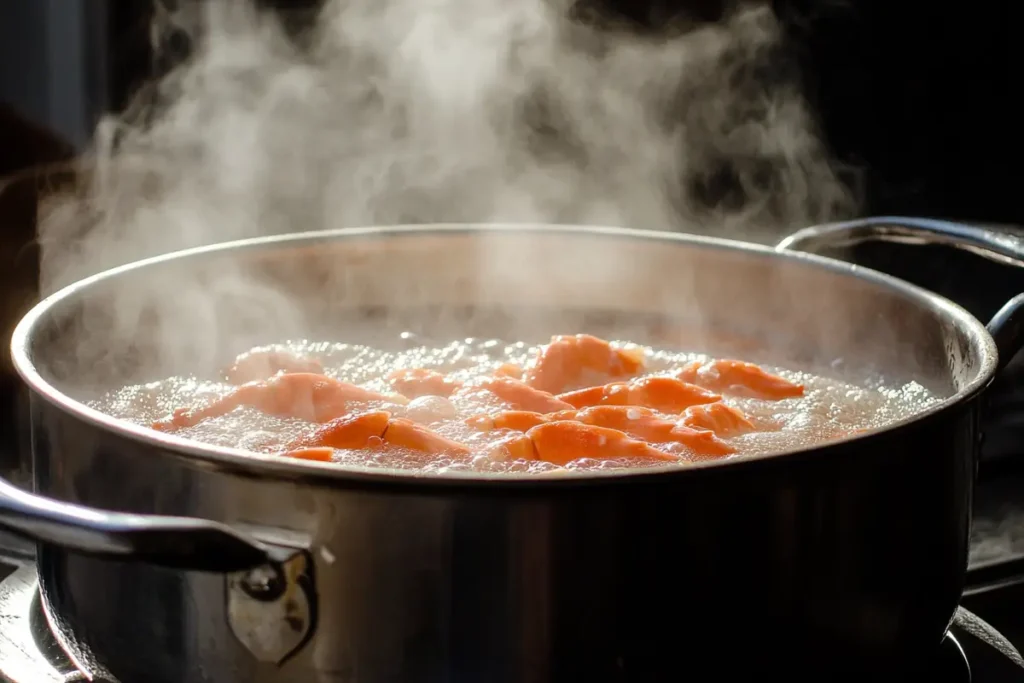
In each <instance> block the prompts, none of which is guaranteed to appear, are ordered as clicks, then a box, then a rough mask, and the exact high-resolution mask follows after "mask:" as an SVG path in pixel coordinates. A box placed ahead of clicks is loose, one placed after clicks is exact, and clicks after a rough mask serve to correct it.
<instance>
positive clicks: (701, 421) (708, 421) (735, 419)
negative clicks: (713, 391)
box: [680, 403, 757, 437]
mask: <svg viewBox="0 0 1024 683" xmlns="http://www.w3.org/2000/svg"><path fill="white" fill-rule="evenodd" d="M680 423H681V424H683V425H685V426H687V427H691V428H693V429H706V430H710V431H712V432H714V433H715V434H717V435H718V436H723V437H727V436H736V435H739V434H744V433H746V432H752V431H754V430H756V429H757V428H756V427H755V426H754V423H753V422H751V421H750V420H748V419H747V417H746V415H744V414H743V413H741V412H740V411H739V410H737V409H736V408H733V407H732V406H728V405H726V404H724V403H712V404H710V405H703V406H690V407H689V408H687V409H686V412H685V414H684V415H683V419H682V420H681V421H680Z"/></svg>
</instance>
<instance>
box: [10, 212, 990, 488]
mask: <svg viewBox="0 0 1024 683" xmlns="http://www.w3.org/2000/svg"><path fill="white" fill-rule="evenodd" d="M482 232H543V233H551V232H558V233H561V234H576V235H594V236H604V237H614V238H622V239H632V240H658V241H663V242H673V243H676V244H684V245H689V246H692V247H696V248H704V249H724V250H730V251H737V252H746V253H750V254H757V255H759V256H761V257H763V258H776V259H786V260H790V261H795V262H800V263H802V264H810V265H811V266H813V267H815V268H820V269H823V270H827V271H831V272H833V273H836V274H838V275H842V276H846V277H854V278H859V279H862V280H868V281H870V282H872V283H875V284H877V285H880V286H883V287H886V288H888V289H890V290H893V291H895V292H897V293H899V294H900V295H902V296H904V297H907V298H909V299H911V300H913V301H914V302H915V303H917V304H919V305H921V306H923V307H926V308H928V309H931V310H932V311H934V312H936V313H938V314H939V315H942V316H944V317H946V318H948V319H950V320H952V321H953V322H954V323H955V324H956V326H957V327H958V328H960V329H962V330H964V331H966V332H967V334H968V337H969V338H970V340H971V344H972V346H974V347H975V348H976V349H977V351H978V353H979V356H980V361H981V362H980V364H979V369H978V372H977V374H976V376H975V377H974V378H973V379H972V380H971V381H970V382H969V383H968V384H967V385H966V386H964V387H963V388H961V389H960V390H959V391H957V392H956V393H954V394H952V395H951V396H949V397H946V398H944V399H942V400H941V401H939V402H938V403H936V404H935V405H933V406H931V407H929V408H927V409H925V410H922V411H920V412H917V413H914V414H913V415H911V416H909V417H906V418H904V419H902V420H898V421H895V422H892V423H889V424H886V425H885V426H882V427H877V428H874V429H871V430H868V431H866V432H862V433H859V434H856V435H853V436H849V437H846V438H843V439H839V440H836V441H831V442H829V443H828V444H827V445H810V446H806V447H803V448H799V449H794V450H789V451H780V452H777V453H767V454H757V455H750V456H736V457H732V458H727V459H718V460H708V461H701V462H695V463H692V464H689V465H687V466H685V467H680V466H678V465H674V464H669V465H664V466H657V467H646V468H642V469H636V470H604V471H596V472H587V473H584V474H572V475H569V476H550V477H549V476H543V475H537V474H526V473H515V474H507V473H485V472H463V471H455V472H447V473H444V474H436V473H419V472H415V471H408V470H395V469H383V468H369V467H366V468H361V467H356V466H351V465H345V466H341V465H337V464H334V463H320V462H309V461H301V460H297V459H290V458H282V457H280V456H275V455H270V454H261V453H252V452H249V451H245V450H242V449H234V448H231V449H229V448H222V447H217V446H212V445H208V444H204V443H200V442H196V441H191V440H188V439H185V438H182V437H178V436H175V435H174V434H168V433H163V432H158V431H155V430H152V429H148V428H146V427H143V426H141V425H136V424H133V423H130V422H127V421H123V420H120V419H117V418H114V417H112V416H110V415H107V414H104V413H101V412H100V411H98V410H95V409H93V408H90V407H89V406H87V405H85V404H84V403H82V402H79V401H77V400H75V399H73V398H71V397H70V396H68V395H67V394H65V393H63V392H62V391H60V390H59V389H58V388H57V387H56V386H54V385H53V384H51V383H50V382H48V381H46V380H45V379H44V378H43V377H42V375H41V374H40V373H39V372H38V370H37V369H36V366H35V363H34V362H33V360H32V357H31V351H30V349H31V341H32V338H33V335H34V333H35V331H36V329H37V328H38V326H39V325H40V324H41V322H42V321H44V320H45V319H46V318H47V316H48V315H49V313H50V311H51V309H53V308H55V307H56V306H57V305H59V304H60V303H61V302H63V301H64V300H66V299H70V298H72V297H74V296H76V295H78V294H79V292H82V291H83V290H87V289H88V288H90V287H91V286H93V285H95V284H97V283H99V282H102V281H105V280H109V279H113V278H117V277H121V276H123V275H124V274H126V273H130V272H133V271H136V270H142V269H145V268H148V267H153V266H157V265H159V264H163V263H166V262H170V261H178V260H185V259H190V258H197V257H199V256H204V255H209V254H215V253H221V252H230V251H237V250H244V249H258V248H265V247H267V246H270V245H283V246H284V245H287V246H292V245H302V244H309V243H317V242H325V241H329V242H336V241H340V240H347V239H360V238H363V239H366V238H375V239H387V238H389V237H394V236H400V235H409V234H415V235H426V234H430V233H435V234H458V233H464V234H473V233H482ZM11 357H12V360H13V362H14V367H15V369H16V370H17V372H18V374H19V375H20V377H21V378H22V380H23V381H24V382H25V383H26V384H27V385H28V387H29V388H30V389H31V390H32V391H33V392H35V393H36V394H37V395H38V396H39V397H41V398H42V399H43V400H45V401H46V402H48V403H50V404H51V405H53V406H54V407H56V408H58V409H60V410H63V411H64V412H66V413H70V414H71V415H73V416H75V417H77V418H78V419H80V420H82V421H83V422H87V423H92V424H94V425H95V426H97V427H98V428H101V429H103V430H105V431H109V432H114V433H117V434H120V435H122V436H124V437H126V438H130V439H132V440H133V441H137V442H140V443H141V444H143V445H146V446H149V447H152V448H154V449H156V450H157V451H159V452H160V453H161V454H163V455H170V456H174V457H179V458H184V459H186V460H188V461H191V462H193V464H195V463H201V464H202V465H204V466H206V467H211V466H212V467H213V468H214V469H217V470H221V471H233V472H236V473H240V474H243V475H248V476H268V475H270V476H273V477H275V478H281V479H290V480H301V481H323V482H324V483H328V484H330V483H333V484H334V485H337V484H339V483H345V482H348V483H351V484H382V485H389V486H394V485H406V486H408V485H413V486H417V487H421V486H423V485H428V484H433V485H435V486H436V485H440V486H449V487H451V486H454V487H457V488H464V487H465V488H468V487H472V486H487V487H489V488H490V487H498V488H501V487H509V486H512V487H516V488H519V487H523V486H527V487H552V486H556V487H557V486H573V485H574V484H575V485H577V486H578V485H580V484H588V483H589V484H597V483H615V482H624V481H627V480H628V481H631V482H637V483H639V482H642V481H647V480H650V479H651V478H658V479H662V478H664V477H666V476H672V477H673V478H674V477H677V476H689V473H694V474H695V475H696V474H697V473H699V472H703V471H707V470H716V471H717V470H721V469H722V468H729V469H730V470H737V471H738V470H739V469H749V468H750V467H754V466H758V464H761V465H768V464H771V463H778V462H780V461H786V460H789V459H791V458H793V457H795V456H801V455H803V456H807V455H812V454H814V452H816V451H831V450H833V449H834V448H835V447H841V446H843V445H844V444H848V443H850V442H852V441H861V440H864V439H870V438H872V437H873V436H877V435H879V434H881V433H885V432H889V431H892V430H895V429H898V428H900V427H902V426H906V425H909V424H911V423H917V422H920V421H922V420H926V419H929V418H931V417H933V416H935V415H936V414H938V413H942V412H944V411H946V410H947V409H949V408H951V407H953V406H955V405H958V404H960V403H961V402H963V401H965V400H968V399H970V398H971V397H973V396H974V395H976V394H978V393H980V392H981V391H982V390H983V389H985V387H986V386H987V385H988V384H989V383H990V382H991V381H992V378H993V377H994V375H995V372H996V368H997V361H998V352H997V349H996V345H995V342H994V340H993V339H992V336H991V335H990V334H989V332H988V330H987V329H986V327H985V326H984V325H983V324H982V323H981V322H980V321H979V320H978V319H977V318H975V317H974V316H973V315H971V314H970V313H969V312H968V311H967V310H965V309H964V308H963V307H961V306H959V305H958V304H956V303H954V302H952V301H950V300H948V299H946V298H945V297H942V296H940V295H938V294H936V293H934V292H931V291H928V290H926V289H924V288H921V287H918V286H916V285H913V284H911V283H909V282H906V281H904V280H900V279H898V278H896V277H893V276H891V275H887V274H885V273H881V272H878V271H875V270H872V269H869V268H865V267H863V266H858V265H855V264H851V263H847V262H844V261H840V260H837V259H832V258H827V257H824V256H818V255H814V254H807V253H802V252H795V251H787V250H776V249H773V248H772V247H769V246H765V245H761V244H756V243H752V242H744V241H739V240H732V239H724V238H717V237H706V236H700V235H689V234H683V233H673V232H662V231H655V230H639V229H632V228H621V227H610V226H608V227H606V226H589V225H568V224H543V223H486V224H480V223H437V224H422V225H394V226H374V227H361V228H339V229H334V230H322V231H309V232H301V233H292V234H286V235H272V236H268V237H257V238H250V239H244V240H235V241H231V242H221V243H217V244H212V245H207V246H202V247H195V248H191V249H184V250H180V251H175V252H170V253H167V254H162V255H160V256H156V257H152V258H147V259H142V260H139V261H134V262H131V263H127V264H124V265H121V266H118V267H115V268H111V269H109V270H106V271H103V272H100V273H97V274H95V275H91V276H89V277H87V278H83V279H82V280H79V281H77V282H74V283H72V284H70V285H67V286H66V287H64V288H62V289H61V290H59V291H57V292H55V293H53V294H51V295H49V296H47V297H46V298H45V299H43V300H42V301H40V302H39V303H38V304H36V305H35V306H34V307H33V308H32V309H31V310H30V311H29V312H28V313H27V314H25V316H24V317H23V318H22V319H21V321H20V322H19V323H18V325H17V327H16V328H15V331H14V334H13V335H12V338H11ZM822 455H823V456H824V457H828V456H827V455H825V454H822Z"/></svg>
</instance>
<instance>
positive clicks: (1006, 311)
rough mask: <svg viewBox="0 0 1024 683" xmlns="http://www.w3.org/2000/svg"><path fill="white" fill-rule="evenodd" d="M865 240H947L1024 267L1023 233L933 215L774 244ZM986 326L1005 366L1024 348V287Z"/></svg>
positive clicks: (798, 235) (821, 229)
mask: <svg viewBox="0 0 1024 683" xmlns="http://www.w3.org/2000/svg"><path fill="white" fill-rule="evenodd" d="M863 242H898V243H902V244H927V245H940V246H948V247H953V248H955V249H962V250H964V251H969V252H971V253H974V254H977V255H979V256H983V257H984V258H987V259H989V260H991V261H996V262H998V263H1002V264H1006V265H1012V266H1017V267H1021V268H1024V236H1021V235H1020V234H1014V233H1011V232H1004V231H996V230H990V229H988V228H983V227H977V226H973V225H964V224H963V223H952V222H949V221H940V220H932V219H930V218H903V217H888V216H883V217H877V218H861V219H857V220H853V221H848V222H845V223H832V224H829V225H822V226H815V227H811V228H805V229H803V230H799V231H797V232H795V233H793V234H792V235H790V236H789V237H787V238H786V239H784V240H782V241H781V242H779V243H778V245H776V247H775V249H776V251H800V252H805V253H810V254H814V253H819V252H821V251H825V250H829V249H841V248H843V247H852V246H855V245H857V244H861V243H863ZM987 327H988V331H989V334H991V335H992V338H993V339H994V340H995V342H996V348H997V350H998V352H999V367H998V369H999V370H1002V369H1003V368H1004V367H1005V366H1006V364H1007V363H1009V362H1010V360H1011V359H1012V358H1013V357H1014V356H1015V355H1016V354H1017V352H1018V351H1020V349H1021V348H1024V293H1022V294H1018V295H1017V296H1015V297H1013V298H1012V299H1010V300H1009V301H1007V302H1006V304H1005V305H1004V306H1003V307H1002V308H1001V309H1000V310H999V312H998V313H996V314H995V315H994V316H992V319H991V320H990V321H989V323H988V326H987Z"/></svg>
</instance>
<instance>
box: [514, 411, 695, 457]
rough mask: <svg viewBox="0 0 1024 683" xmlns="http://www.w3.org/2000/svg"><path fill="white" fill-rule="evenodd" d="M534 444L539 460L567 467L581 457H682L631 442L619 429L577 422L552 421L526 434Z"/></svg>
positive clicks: (639, 442)
mask: <svg viewBox="0 0 1024 683" xmlns="http://www.w3.org/2000/svg"><path fill="white" fill-rule="evenodd" d="M526 436H527V438H528V439H529V440H530V441H531V442H532V443H533V448H534V451H535V452H536V454H537V460H545V461H547V462H550V463H554V464H556V465H565V464H567V463H570V462H572V461H573V460H578V459H580V458H594V459H598V460H612V459H617V458H643V459H647V460H665V461H672V462H675V461H678V460H679V458H678V457H676V456H674V455H670V454H669V453H665V452H663V451H659V450H658V449H656V448H654V447H652V446H650V445H649V444H646V443H644V442H643V441H637V440H636V439H631V438H630V437H629V436H627V435H625V434H623V433H622V432H620V431H617V430H615V429H608V428H607V427H597V426H594V425H588V424H583V423H582V422H574V421H559V422H548V423H546V424H542V425H538V426H536V427H534V428H532V429H531V430H530V431H528V432H526Z"/></svg>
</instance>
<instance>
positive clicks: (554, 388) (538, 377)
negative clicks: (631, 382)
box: [524, 334, 644, 393]
mask: <svg viewBox="0 0 1024 683" xmlns="http://www.w3.org/2000/svg"><path fill="white" fill-rule="evenodd" d="M643 367H644V351H643V349H641V348H639V347H637V348H617V347H615V346H612V345H611V344H610V343H609V342H607V341H605V340H604V339H598V338H597V337H594V336H591V335H589V334H577V335H575V336H569V335H558V336H556V337H552V338H551V343H550V344H547V345H545V346H543V347H541V350H540V352H539V354H538V355H537V358H536V359H534V361H533V362H532V363H531V364H530V366H529V367H528V368H527V369H526V372H525V374H524V379H525V381H526V383H527V384H529V385H530V386H531V387H533V388H535V389H540V390H542V391H547V392H550V393H557V392H560V391H565V389H566V388H567V387H569V386H572V385H573V384H578V383H579V381H580V380H581V379H582V378H583V373H584V372H585V371H587V370H589V371H591V372H595V373H600V374H603V375H605V376H607V377H609V378H614V377H630V376H632V375H635V374H636V373H637V372H639V371H640V370H642V369H643Z"/></svg>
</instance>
